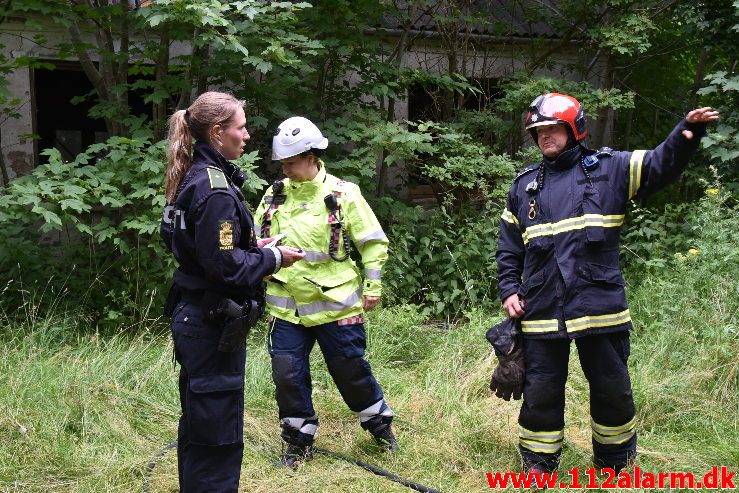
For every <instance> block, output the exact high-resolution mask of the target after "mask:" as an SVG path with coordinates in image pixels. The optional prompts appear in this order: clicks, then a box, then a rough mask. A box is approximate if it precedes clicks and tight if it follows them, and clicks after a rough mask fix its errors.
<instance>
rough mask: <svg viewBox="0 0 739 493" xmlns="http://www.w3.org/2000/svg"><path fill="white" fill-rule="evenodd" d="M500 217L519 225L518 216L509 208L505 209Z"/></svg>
mask: <svg viewBox="0 0 739 493" xmlns="http://www.w3.org/2000/svg"><path fill="white" fill-rule="evenodd" d="M500 218H501V219H503V220H504V221H507V222H509V223H511V224H515V225H516V226H518V219H516V216H514V215H513V214H512V213H511V211H509V210H508V209H505V210H504V211H503V214H501V215H500Z"/></svg>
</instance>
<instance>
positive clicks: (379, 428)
mask: <svg viewBox="0 0 739 493" xmlns="http://www.w3.org/2000/svg"><path fill="white" fill-rule="evenodd" d="M392 421H393V417H392V416H380V415H377V416H373V417H372V418H370V419H369V420H367V421H364V422H362V423H361V425H362V428H364V429H365V430H367V431H369V432H370V433H371V434H372V436H373V437H375V441H376V442H377V443H378V444H379V445H380V446H381V447H383V448H384V449H386V450H388V451H390V452H395V451H397V450H400V446H399V445H398V440H397V439H396V438H395V435H394V434H393V430H392V428H391V427H390V423H391V422H392Z"/></svg>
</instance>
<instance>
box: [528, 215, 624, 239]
mask: <svg viewBox="0 0 739 493" xmlns="http://www.w3.org/2000/svg"><path fill="white" fill-rule="evenodd" d="M623 223H624V215H623V214H614V215H609V216H604V215H602V214H585V215H582V216H578V217H570V218H568V219H563V220H562V221H557V222H556V223H543V224H535V225H533V226H529V227H528V228H526V229H525V230H524V232H523V233H522V234H521V237H522V238H523V242H524V243H528V242H529V240H530V239H531V238H536V237H538V236H546V235H556V234H559V233H565V232H567V231H573V230H575V229H583V228H586V227H588V226H600V227H602V228H614V227H618V226H621V225H622V224H623Z"/></svg>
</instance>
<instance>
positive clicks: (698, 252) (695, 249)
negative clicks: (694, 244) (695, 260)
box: [688, 248, 701, 255]
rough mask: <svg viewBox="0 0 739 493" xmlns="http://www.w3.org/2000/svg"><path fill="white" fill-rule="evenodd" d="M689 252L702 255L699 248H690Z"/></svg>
mask: <svg viewBox="0 0 739 493" xmlns="http://www.w3.org/2000/svg"><path fill="white" fill-rule="evenodd" d="M688 253H692V254H693V255H700V253H701V251H700V250H698V249H697V248H691V249H690V250H688Z"/></svg>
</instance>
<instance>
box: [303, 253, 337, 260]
mask: <svg viewBox="0 0 739 493" xmlns="http://www.w3.org/2000/svg"><path fill="white" fill-rule="evenodd" d="M303 260H305V261H306V262H326V261H328V260H331V255H329V254H328V253H323V252H314V251H307V252H305V257H303Z"/></svg>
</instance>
